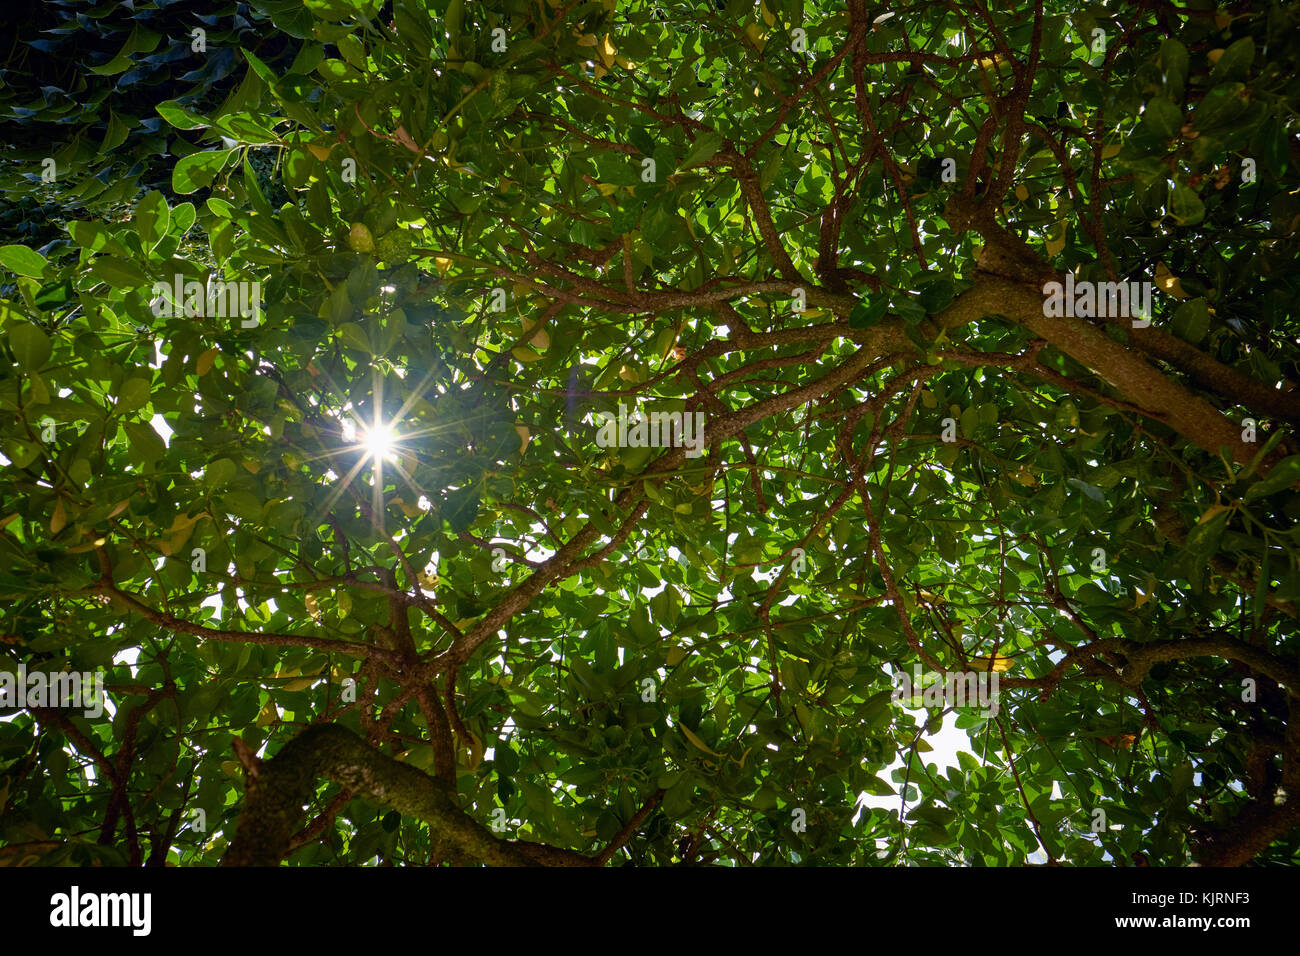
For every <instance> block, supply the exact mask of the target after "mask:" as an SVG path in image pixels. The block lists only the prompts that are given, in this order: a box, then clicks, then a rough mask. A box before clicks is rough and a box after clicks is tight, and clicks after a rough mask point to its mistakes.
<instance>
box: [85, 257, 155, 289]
mask: <svg viewBox="0 0 1300 956" xmlns="http://www.w3.org/2000/svg"><path fill="white" fill-rule="evenodd" d="M90 271H91V272H93V273H94V274H95V276H96V277H97V278H100V279H103V280H104V281H105V282H107V283H108V284H109V285H111V286H112V287H113V288H115V289H138V288H139V287H140V286H143V285H148V284H149V277H148V276H146V275H145V274H144V273H143V272H141V271H140V270H139V269H138V268H136V266H135V265H134V263H130V262H127V261H126V260H124V259H113V258H110V257H108V256H100V257H99V258H98V259H96V260H95V264H94V265H92V266H91V267H90Z"/></svg>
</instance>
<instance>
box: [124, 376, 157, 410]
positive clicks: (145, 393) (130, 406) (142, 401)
mask: <svg viewBox="0 0 1300 956" xmlns="http://www.w3.org/2000/svg"><path fill="white" fill-rule="evenodd" d="M148 404H149V382H148V380H147V379H143V378H128V379H127V380H126V381H125V382H123V383H122V388H121V390H120V391H119V392H118V394H117V405H116V410H117V411H118V412H119V413H121V412H133V411H135V410H136V409H138V408H144V406H146V405H148Z"/></svg>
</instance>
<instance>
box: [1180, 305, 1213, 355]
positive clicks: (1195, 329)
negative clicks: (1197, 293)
mask: <svg viewBox="0 0 1300 956" xmlns="http://www.w3.org/2000/svg"><path fill="white" fill-rule="evenodd" d="M1172 327H1173V331H1174V334H1175V335H1177V336H1178V337H1179V338H1180V339H1183V340H1185V341H1187V342H1191V343H1192V344H1195V343H1197V342H1199V341H1201V339H1203V338H1205V333H1207V332H1208V331H1209V330H1210V306H1209V303H1208V302H1206V301H1205V299H1203V298H1197V299H1190V300H1188V301H1187V302H1184V303H1183V304H1182V305H1180V306H1179V307H1178V309H1177V311H1175V312H1174V318H1173V322H1172Z"/></svg>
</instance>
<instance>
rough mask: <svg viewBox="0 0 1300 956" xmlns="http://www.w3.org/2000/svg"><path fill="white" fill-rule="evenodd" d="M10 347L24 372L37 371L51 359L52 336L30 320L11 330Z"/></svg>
mask: <svg viewBox="0 0 1300 956" xmlns="http://www.w3.org/2000/svg"><path fill="white" fill-rule="evenodd" d="M9 348H10V349H12V350H13V353H14V358H15V359H17V360H18V367H19V368H21V369H22V370H23V371H24V372H37V371H40V370H41V369H42V368H44V367H45V363H46V362H48V361H49V360H50V351H51V348H52V346H51V344H50V337H49V336H48V335H46V334H45V333H44V332H43V331H41V329H40V328H38V327H37V326H35V325H33V324H32V323H30V322H23V323H20V324H18V325H15V326H14V327H13V328H11V329H10V330H9Z"/></svg>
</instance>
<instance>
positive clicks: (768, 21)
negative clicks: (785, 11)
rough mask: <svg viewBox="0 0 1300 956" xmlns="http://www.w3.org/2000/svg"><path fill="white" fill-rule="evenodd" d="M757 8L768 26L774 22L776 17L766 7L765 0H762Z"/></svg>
mask: <svg viewBox="0 0 1300 956" xmlns="http://www.w3.org/2000/svg"><path fill="white" fill-rule="evenodd" d="M758 9H759V12H761V13H762V14H763V22H764V23H766V24H767V25H768V26H769V27H770V26H772V25H773V24H775V23H776V17H775V16H773V15H772V11H771V10H769V9H768V8H767V0H762V2H761V3H759V5H758Z"/></svg>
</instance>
